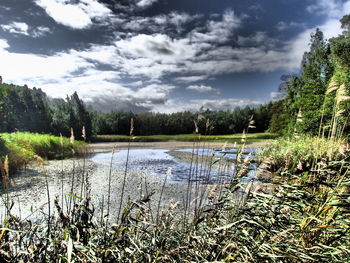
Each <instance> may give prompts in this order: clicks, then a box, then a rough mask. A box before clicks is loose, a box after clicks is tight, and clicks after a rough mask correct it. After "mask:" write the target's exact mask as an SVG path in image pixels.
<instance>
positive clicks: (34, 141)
mask: <svg viewBox="0 0 350 263" xmlns="http://www.w3.org/2000/svg"><path fill="white" fill-rule="evenodd" d="M0 138H1V139H2V140H0V153H1V156H0V157H1V158H4V156H6V155H8V157H9V163H10V167H11V170H16V169H19V168H20V167H22V166H24V165H26V164H27V163H29V162H30V161H33V160H34V156H35V155H38V156H40V157H42V158H44V159H60V158H69V157H73V155H74V152H75V153H77V154H79V153H82V152H83V149H84V147H85V143H84V142H75V143H74V144H71V143H70V141H69V139H67V138H62V139H61V138H60V137H57V136H53V135H47V134H38V133H29V132H15V133H0ZM73 150H74V151H73Z"/></svg>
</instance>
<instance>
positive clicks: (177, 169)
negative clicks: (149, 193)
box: [90, 148, 260, 184]
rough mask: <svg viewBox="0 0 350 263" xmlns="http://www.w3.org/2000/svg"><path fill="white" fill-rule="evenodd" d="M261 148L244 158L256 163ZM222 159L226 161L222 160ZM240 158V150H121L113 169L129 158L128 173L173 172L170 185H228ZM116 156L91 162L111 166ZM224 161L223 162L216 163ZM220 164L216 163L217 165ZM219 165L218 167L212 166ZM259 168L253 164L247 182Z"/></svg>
mask: <svg viewBox="0 0 350 263" xmlns="http://www.w3.org/2000/svg"><path fill="white" fill-rule="evenodd" d="M258 151H260V148H246V149H245V150H244V154H243V158H245V156H246V155H247V154H249V153H250V154H251V157H252V158H253V159H254V157H255V153H256V152H258ZM219 157H222V158H219ZM236 157H237V149H234V148H228V149H226V150H225V151H224V152H223V151H221V150H218V149H217V150H213V149H209V148H199V149H177V150H169V149H130V150H129V157H128V150H120V151H117V152H115V153H114V155H113V161H112V166H113V167H115V168H117V169H125V164H126V161H127V158H128V167H127V169H128V170H131V171H143V172H145V173H147V174H156V175H158V176H163V177H164V176H165V175H166V174H167V172H168V174H169V171H171V176H170V177H169V179H168V183H186V184H187V183H188V180H189V177H190V176H191V181H197V180H198V181H199V182H200V183H207V184H215V183H222V182H227V181H229V180H230V179H231V178H232V174H233V169H234V166H235V164H234V160H235V159H236ZM111 158H112V153H111V152H109V153H99V154H96V155H94V156H92V157H91V158H90V160H92V161H93V162H96V163H99V164H103V165H110V162H111ZM218 159H221V161H216V160H218ZM215 161H216V162H215ZM212 163H216V164H215V165H210V164H212ZM256 167H257V165H256V164H255V163H254V162H253V163H251V164H250V166H249V168H250V171H249V173H248V175H247V178H245V179H244V180H249V179H251V178H252V177H254V175H255V170H256Z"/></svg>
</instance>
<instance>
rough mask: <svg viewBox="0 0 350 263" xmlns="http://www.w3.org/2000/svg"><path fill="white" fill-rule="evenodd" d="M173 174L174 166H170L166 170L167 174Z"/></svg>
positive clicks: (169, 175)
mask: <svg viewBox="0 0 350 263" xmlns="http://www.w3.org/2000/svg"><path fill="white" fill-rule="evenodd" d="M172 175H173V168H171V167H168V169H167V171H166V176H168V177H171V176H172Z"/></svg>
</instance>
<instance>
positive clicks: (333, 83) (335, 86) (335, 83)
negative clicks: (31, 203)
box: [326, 78, 339, 94]
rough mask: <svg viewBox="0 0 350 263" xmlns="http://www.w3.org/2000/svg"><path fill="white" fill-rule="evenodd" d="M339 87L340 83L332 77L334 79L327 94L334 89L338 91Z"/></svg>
mask: <svg viewBox="0 0 350 263" xmlns="http://www.w3.org/2000/svg"><path fill="white" fill-rule="evenodd" d="M338 89H339V86H338V83H337V82H336V80H335V79H334V78H332V80H331V81H330V82H329V84H328V88H327V91H326V94H329V93H332V92H333V91H336V90H338Z"/></svg>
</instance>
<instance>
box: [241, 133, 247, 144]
mask: <svg viewBox="0 0 350 263" xmlns="http://www.w3.org/2000/svg"><path fill="white" fill-rule="evenodd" d="M246 139H247V133H246V131H245V130H243V133H242V138H241V142H242V143H245V142H246Z"/></svg>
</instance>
